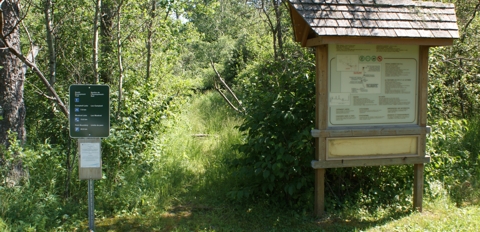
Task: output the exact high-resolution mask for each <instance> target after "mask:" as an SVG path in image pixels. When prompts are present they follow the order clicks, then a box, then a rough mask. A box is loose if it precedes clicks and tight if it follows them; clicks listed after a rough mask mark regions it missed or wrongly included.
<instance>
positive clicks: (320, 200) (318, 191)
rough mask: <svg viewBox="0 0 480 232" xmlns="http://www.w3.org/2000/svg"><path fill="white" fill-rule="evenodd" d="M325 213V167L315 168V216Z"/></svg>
mask: <svg viewBox="0 0 480 232" xmlns="http://www.w3.org/2000/svg"><path fill="white" fill-rule="evenodd" d="M324 213H325V169H324V168H322V169H315V216H317V217H321V216H323V214H324Z"/></svg>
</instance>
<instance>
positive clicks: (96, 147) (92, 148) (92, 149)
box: [80, 143, 101, 168]
mask: <svg viewBox="0 0 480 232" xmlns="http://www.w3.org/2000/svg"><path fill="white" fill-rule="evenodd" d="M80 167H81V168H100V167H101V156H100V143H80Z"/></svg>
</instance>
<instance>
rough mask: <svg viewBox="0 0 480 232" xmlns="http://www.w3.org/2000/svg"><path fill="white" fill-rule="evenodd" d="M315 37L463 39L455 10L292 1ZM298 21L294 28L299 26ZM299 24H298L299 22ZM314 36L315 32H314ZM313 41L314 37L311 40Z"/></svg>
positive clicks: (371, 0) (402, 0)
mask: <svg viewBox="0 0 480 232" xmlns="http://www.w3.org/2000/svg"><path fill="white" fill-rule="evenodd" d="M289 2H290V5H291V9H292V8H293V9H294V10H295V11H296V12H297V13H298V15H300V16H301V18H303V20H304V23H306V24H307V25H308V26H309V27H310V28H311V30H312V31H313V32H314V33H315V34H316V35H313V37H315V36H361V37H396V38H428V39H437V38H438V39H457V38H459V33H458V26H457V18H456V15H455V6H454V5H453V4H451V3H440V2H423V1H411V0H289ZM293 20H294V22H293V23H294V27H295V24H297V23H298V22H295V19H293ZM297 21H298V20H297ZM310 34H311V32H310ZM308 37H309V38H311V37H312V34H311V35H309V36H308Z"/></svg>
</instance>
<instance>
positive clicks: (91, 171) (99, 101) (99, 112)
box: [69, 85, 110, 231]
mask: <svg viewBox="0 0 480 232" xmlns="http://www.w3.org/2000/svg"><path fill="white" fill-rule="evenodd" d="M109 95H110V88H109V87H108V86H107V85H71V86H70V117H69V119H70V120H69V121H70V127H69V128H70V137H72V138H77V139H78V151H79V179H80V180H88V193H87V194H88V226H89V230H90V231H94V229H95V208H94V201H95V194H94V180H99V179H102V156H101V138H105V137H108V136H109V134H110V97H109Z"/></svg>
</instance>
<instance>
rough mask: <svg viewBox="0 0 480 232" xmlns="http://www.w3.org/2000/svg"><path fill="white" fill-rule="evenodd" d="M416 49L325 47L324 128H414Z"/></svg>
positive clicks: (416, 77) (400, 47) (416, 74)
mask: <svg viewBox="0 0 480 232" xmlns="http://www.w3.org/2000/svg"><path fill="white" fill-rule="evenodd" d="M417 83H418V46H410V45H336V44H331V45H329V93H328V94H329V116H328V117H329V122H328V125H329V126H347V125H348V126H349V125H354V126H357V125H358V126H362V125H390V124H415V123H416V122H417V102H418V93H417V92H418V91H417V85H418V84H417Z"/></svg>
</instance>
